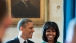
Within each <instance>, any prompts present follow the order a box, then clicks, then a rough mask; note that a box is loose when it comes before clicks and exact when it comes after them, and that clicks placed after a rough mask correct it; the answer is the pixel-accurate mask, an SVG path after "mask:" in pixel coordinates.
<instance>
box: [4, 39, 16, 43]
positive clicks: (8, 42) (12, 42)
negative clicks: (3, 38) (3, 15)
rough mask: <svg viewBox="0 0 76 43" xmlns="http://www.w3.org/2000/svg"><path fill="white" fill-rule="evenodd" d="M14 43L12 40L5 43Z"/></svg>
mask: <svg viewBox="0 0 76 43" xmlns="http://www.w3.org/2000/svg"><path fill="white" fill-rule="evenodd" d="M14 42H15V41H14V40H9V41H7V42H5V43H14Z"/></svg>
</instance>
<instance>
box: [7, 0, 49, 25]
mask: <svg viewBox="0 0 76 43" xmlns="http://www.w3.org/2000/svg"><path fill="white" fill-rule="evenodd" d="M47 2H48V0H40V18H29V19H31V20H32V21H33V23H34V24H35V25H42V24H44V22H46V21H47V20H48V19H47V18H48V17H47V16H48V9H47V8H48V4H47ZM7 5H8V11H9V14H10V15H11V0H7ZM12 19H13V23H12V24H13V25H15V24H17V22H18V21H19V20H20V19H21V18H12Z"/></svg>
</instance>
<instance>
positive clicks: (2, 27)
mask: <svg viewBox="0 0 76 43" xmlns="http://www.w3.org/2000/svg"><path fill="white" fill-rule="evenodd" d="M10 23H11V17H10V16H9V15H8V10H7V6H6V1H5V0H0V43H1V40H2V38H3V36H4V34H5V31H6V30H7V29H6V28H8V26H9V25H10Z"/></svg>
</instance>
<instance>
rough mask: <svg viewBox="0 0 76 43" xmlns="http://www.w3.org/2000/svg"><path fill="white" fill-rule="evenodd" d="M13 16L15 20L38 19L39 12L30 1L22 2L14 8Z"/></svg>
mask: <svg viewBox="0 0 76 43" xmlns="http://www.w3.org/2000/svg"><path fill="white" fill-rule="evenodd" d="M12 14H13V16H14V17H15V18H38V17H40V15H39V11H38V10H37V8H36V7H35V6H33V5H32V4H30V1H29V0H20V2H19V3H18V4H16V5H14V6H13V7H12Z"/></svg>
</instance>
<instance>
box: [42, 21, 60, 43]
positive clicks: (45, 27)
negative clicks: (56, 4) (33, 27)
mask: <svg viewBox="0 0 76 43" xmlns="http://www.w3.org/2000/svg"><path fill="white" fill-rule="evenodd" d="M50 27H53V28H54V29H55V31H56V36H55V39H54V43H56V42H57V39H58V37H59V35H60V33H59V28H58V25H57V24H56V23H55V22H51V21H48V22H46V23H45V24H44V25H43V31H42V32H43V33H42V34H43V35H42V39H43V41H45V42H48V40H47V38H46V30H47V29H49V28H50Z"/></svg>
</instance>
